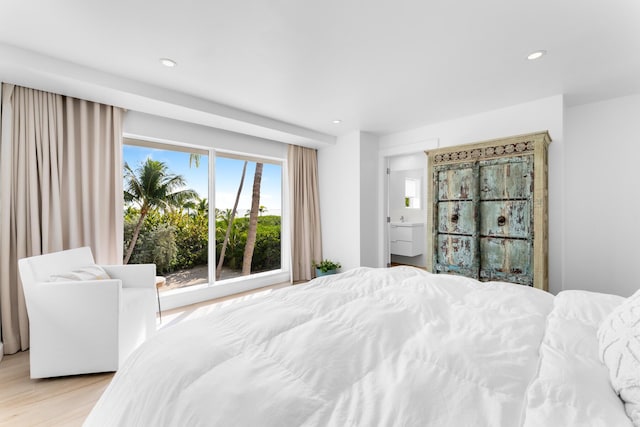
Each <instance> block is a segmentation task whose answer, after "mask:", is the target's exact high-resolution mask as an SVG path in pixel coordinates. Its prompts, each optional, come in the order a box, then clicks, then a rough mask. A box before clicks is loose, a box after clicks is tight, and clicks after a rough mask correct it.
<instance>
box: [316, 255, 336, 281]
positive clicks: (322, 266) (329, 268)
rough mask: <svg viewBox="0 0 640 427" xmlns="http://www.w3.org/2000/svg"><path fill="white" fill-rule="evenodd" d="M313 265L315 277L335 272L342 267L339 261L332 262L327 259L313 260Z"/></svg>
mask: <svg viewBox="0 0 640 427" xmlns="http://www.w3.org/2000/svg"><path fill="white" fill-rule="evenodd" d="M313 266H314V267H315V268H316V277H320V276H326V275H328V274H336V273H337V271H338V269H339V268H340V267H342V266H341V265H340V263H339V262H334V261H331V260H328V259H325V260H322V261H320V262H315V261H313Z"/></svg>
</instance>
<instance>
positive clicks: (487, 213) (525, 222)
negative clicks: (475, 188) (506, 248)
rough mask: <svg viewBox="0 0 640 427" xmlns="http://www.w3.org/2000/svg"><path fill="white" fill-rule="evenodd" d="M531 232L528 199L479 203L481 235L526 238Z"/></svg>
mask: <svg viewBox="0 0 640 427" xmlns="http://www.w3.org/2000/svg"><path fill="white" fill-rule="evenodd" d="M530 233H531V204H530V203H529V201H528V200H514V201H494V202H481V203H480V234H481V235H482V236H498V237H516V238H523V239H526V238H527V237H529V235H530Z"/></svg>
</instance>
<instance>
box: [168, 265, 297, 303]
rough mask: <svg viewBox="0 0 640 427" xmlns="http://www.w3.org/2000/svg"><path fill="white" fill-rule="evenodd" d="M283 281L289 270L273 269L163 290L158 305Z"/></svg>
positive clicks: (197, 300) (186, 301) (237, 291)
mask: <svg viewBox="0 0 640 427" xmlns="http://www.w3.org/2000/svg"><path fill="white" fill-rule="evenodd" d="M284 282H289V283H290V282H291V273H290V272H289V271H283V270H274V271H267V272H264V273H257V274H252V275H250V276H243V277H233V278H230V279H225V280H220V281H217V282H214V283H207V284H201V285H193V286H189V287H185V288H180V289H174V290H170V291H166V292H163V293H161V294H160V306H161V307H162V310H171V309H173V308H179V307H184V306H186V305H191V304H196V303H199V302H203V301H208V300H211V299H214V298H221V297H225V296H228V295H233V294H237V293H240V292H245V291H250V290H253V289H258V288H263V287H265V286H270V285H275V284H278V283H284Z"/></svg>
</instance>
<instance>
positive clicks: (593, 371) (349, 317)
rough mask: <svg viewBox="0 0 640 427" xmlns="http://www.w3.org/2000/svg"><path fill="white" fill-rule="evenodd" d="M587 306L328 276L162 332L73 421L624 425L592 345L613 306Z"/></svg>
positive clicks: (410, 277)
mask: <svg viewBox="0 0 640 427" xmlns="http://www.w3.org/2000/svg"><path fill="white" fill-rule="evenodd" d="M598 296H601V295H599V294H589V293H575V294H572V293H566V294H564V293H561V294H560V295H559V296H558V297H556V298H554V297H553V296H552V295H551V294H548V293H546V292H542V291H539V290H537V289H533V288H529V287H525V286H519V285H511V284H505V283H480V282H476V281H475V280H472V279H467V278H462V277H455V276H447V275H432V274H429V273H426V272H424V271H421V270H418V269H413V268H405V267H397V268H392V269H369V268H358V269H354V270H351V271H348V272H345V273H342V274H339V275H335V276H325V277H322V278H319V279H316V280H314V281H312V282H311V283H309V284H307V285H299V286H294V287H289V288H285V289H282V290H278V291H276V292H273V293H271V294H269V295H266V296H264V297H261V298H255V299H251V300H247V301H242V302H239V303H236V304H231V305H229V306H227V307H223V308H220V309H217V310H213V311H212V312H211V313H209V314H208V315H207V316H204V317H202V318H200V319H195V320H190V321H186V322H183V323H181V324H179V325H177V326H173V327H170V328H167V329H165V330H163V331H161V332H159V333H158V334H157V335H156V336H155V337H153V338H152V339H151V340H149V341H148V342H147V343H146V344H145V345H143V346H142V347H141V348H139V349H138V350H137V351H136V352H135V353H134V354H133V355H132V356H131V357H130V358H129V359H128V360H127V362H126V363H125V365H124V366H123V367H122V368H121V369H120V371H118V373H117V374H116V375H115V377H114V379H113V381H112V383H111V384H110V385H109V387H108V388H107V390H106V391H105V393H104V394H103V396H102V397H101V399H100V400H99V402H98V403H97V404H96V406H95V408H94V409H93V411H92V412H91V414H90V415H89V418H88V419H87V420H86V423H85V425H86V426H115V425H118V426H128V425H131V426H134V425H135V426H325V425H330V426H351V425H362V426H377V425H380V426H392V425H393V426H395V425H397V426H455V427H464V426H474V427H476V426H477V427H481V426H492V427H496V426H505V427H512V426H520V425H525V426H527V427H531V426H583V425H603V426H604V425H607V426H609V425H611V426H614V425H615V426H627V425H629V426H630V425H631V424H630V423H628V424H624V423H625V419H626V416H625V413H624V409H623V407H622V403H621V402H620V401H619V399H617V396H616V395H615V393H614V392H613V391H612V390H611V388H610V387H607V386H608V384H605V379H606V370H605V372H602V369H605V368H604V366H602V365H601V364H600V365H599V366H598V365H597V363H596V361H597V351H596V349H594V347H593V345H594V343H593V342H591V340H592V339H593V341H594V342H596V346H597V341H595V340H596V338H595V329H594V328H596V329H597V323H598V322H599V321H601V319H602V318H603V316H606V314H607V313H608V312H609V311H610V310H611V309H612V308H613V307H615V305H616V304H617V303H619V302H620V301H621V300H622V298H619V297H610V296H602V298H604V300H605V301H604V303H601V301H596V300H598V298H597V297H598ZM616 298H618V299H616ZM591 299H593V300H594V302H593V304H591V305H589V303H585V302H584V301H590V300H591ZM554 300H555V308H554ZM576 300H580V301H579V302H580V303H581V304H577V305H576V304H573V303H572V301H576ZM574 307H577V308H574ZM552 310H553V313H552V314H551V315H550V316H549V314H550V313H551V312H552ZM547 318H548V321H547ZM547 325H548V326H547ZM583 335H588V336H589V337H590V338H581V337H582V336H583ZM591 335H593V337H591ZM543 338H544V343H543V344H542V347H541V342H543ZM540 351H541V354H542V356H543V357H542V359H541V360H540V357H539V354H540ZM572 355H575V356H576V357H577V358H578V359H579V360H580V361H581V362H584V364H583V365H580V364H577V365H576V364H574V361H572V360H571V356H572ZM594 355H595V359H594ZM598 363H599V362H598ZM539 367H540V369H538V368H539ZM538 371H539V372H538ZM538 373H539V375H538ZM570 382H575V383H576V384H577V385H576V386H575V387H573V388H572V387H571V386H569V385H567V384H568V383H570ZM596 388H598V389H599V390H598V391H595V389H596ZM590 390H594V391H593V392H591V391H590ZM598 393H602V395H599V394H598ZM616 399H617V401H616ZM564 402H567V405H569V406H568V409H567V405H565V404H564ZM527 405H528V407H527ZM574 407H575V409H576V410H575V411H573V409H572V408H574ZM583 407H584V408H586V412H584V413H582V411H583ZM623 417H624V418H623ZM585 420H586V421H589V422H588V423H587V422H586V421H585ZM609 420H610V421H611V422H610V423H606V421H609ZM626 420H627V421H628V419H626ZM591 421H594V422H593V423H591Z"/></svg>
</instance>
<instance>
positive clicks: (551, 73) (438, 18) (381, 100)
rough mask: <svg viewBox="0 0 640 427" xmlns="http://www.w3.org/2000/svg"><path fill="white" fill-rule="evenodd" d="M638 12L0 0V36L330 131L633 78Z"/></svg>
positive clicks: (389, 124)
mask: <svg viewBox="0 0 640 427" xmlns="http://www.w3.org/2000/svg"><path fill="white" fill-rule="evenodd" d="M639 28H640V2H639V1H637V0H608V1H584V0H561V1H558V0H502V1H500V0H485V1H477V0H457V1H455V0H413V1H411V0H318V1H311V0H269V1H266V0H191V1H175V0H172V1H169V0H156V1H140V0H111V1H98V0H58V1H51V0H0V43H3V44H6V45H11V46H15V47H18V48H21V49H26V50H30V51H34V52H37V53H40V54H45V55H49V56H52V57H54V58H58V59H60V60H64V61H69V62H72V63H76V64H79V65H83V66H85V67H90V68H94V69H98V70H102V71H104V72H106V73H109V74H112V75H114V76H118V77H123V78H126V79H132V80H135V81H139V82H143V83H145V84H150V85H154V86H159V87H162V88H167V89H171V90H173V91H177V92H179V93H182V94H187V95H191V96H194V97H198V98H204V99H206V100H210V101H213V102H215V103H217V104H223V105H226V106H230V107H234V108H236V109H240V110H244V111H247V112H250V113H254V114H256V115H259V116H264V117H267V118H271V119H275V120H277V121H281V122H285V123H290V124H293V125H296V126H299V127H302V128H307V129H310V130H313V131H317V132H321V133H324V134H329V135H340V134H343V133H346V132H348V131H350V130H354V129H360V130H365V131H370V132H374V133H382V134H383V133H390V132H395V131H400V130H406V129H410V128H414V127H417V126H420V125H424V124H428V123H433V122H438V121H442V120H446V119H451V118H455V117H460V116H463V115H467V114H473V113H477V112H481V111H487V110H491V109H495V108H500V107H505V106H509V105H514V104H518V103H522V102H527V101H531V100H535V99H540V98H544V97H547V96H551V95H557V94H565V95H566V98H565V100H566V102H567V104H568V105H575V104H580V103H585V102H592V101H597V100H601V99H607V98H612V97H616V96H621V95H626V94H631V93H638V92H640V54H639V53H640V31H639ZM538 49H545V50H547V51H548V54H547V55H546V56H545V57H543V58H542V59H540V60H538V61H528V60H527V59H526V56H527V54H528V53H530V52H531V51H534V50H538ZM161 57H169V58H172V59H174V60H176V61H177V62H178V66H177V67H175V68H173V69H169V68H164V67H162V66H161V65H160V64H159V61H158V59H159V58H161ZM0 77H1V76H0ZM333 119H341V120H342V123H341V124H339V125H335V124H333V123H332V120H333Z"/></svg>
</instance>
